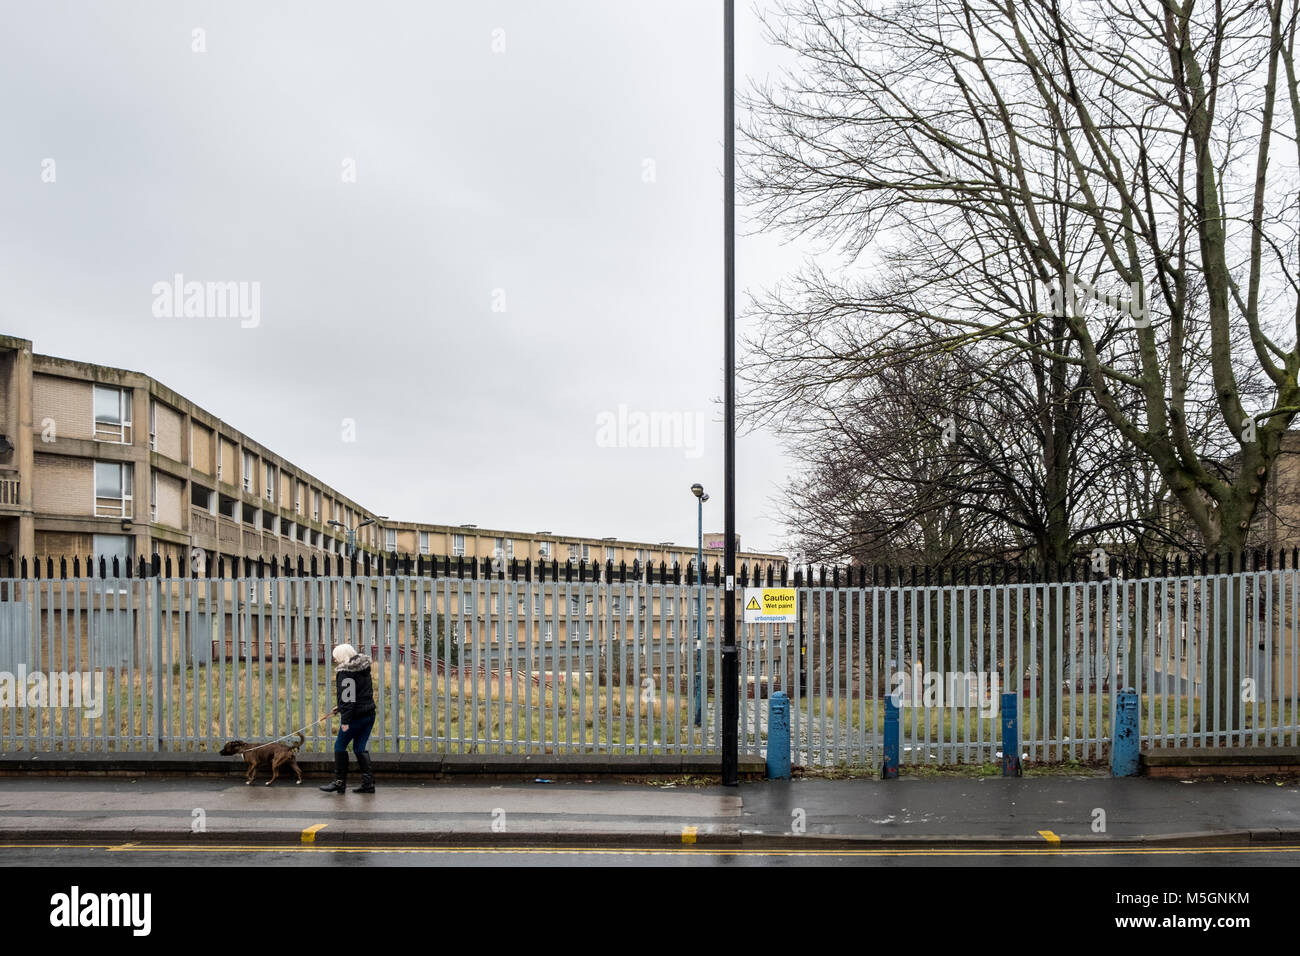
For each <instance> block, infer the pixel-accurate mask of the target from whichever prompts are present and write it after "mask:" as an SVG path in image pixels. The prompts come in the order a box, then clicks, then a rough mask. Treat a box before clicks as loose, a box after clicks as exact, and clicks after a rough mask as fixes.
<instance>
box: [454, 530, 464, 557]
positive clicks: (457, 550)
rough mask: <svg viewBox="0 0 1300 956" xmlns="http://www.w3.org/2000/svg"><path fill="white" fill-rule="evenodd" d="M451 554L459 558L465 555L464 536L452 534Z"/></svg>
mask: <svg viewBox="0 0 1300 956" xmlns="http://www.w3.org/2000/svg"><path fill="white" fill-rule="evenodd" d="M451 553H452V554H453V555H454V556H457V557H460V556H462V555H464V553H465V536H464V535H463V534H453V535H452V536H451Z"/></svg>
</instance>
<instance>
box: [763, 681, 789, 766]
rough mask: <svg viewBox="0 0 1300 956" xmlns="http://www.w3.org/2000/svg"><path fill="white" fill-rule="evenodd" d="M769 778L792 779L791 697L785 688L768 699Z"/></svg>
mask: <svg viewBox="0 0 1300 956" xmlns="http://www.w3.org/2000/svg"><path fill="white" fill-rule="evenodd" d="M767 778H768V779H769V780H789V779H790V698H789V697H787V696H786V695H785V691H783V690H778V691H777V692H776V693H775V694H773V695H772V696H771V697H770V698H768V701H767Z"/></svg>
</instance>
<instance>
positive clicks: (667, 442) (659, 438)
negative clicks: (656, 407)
mask: <svg viewBox="0 0 1300 956" xmlns="http://www.w3.org/2000/svg"><path fill="white" fill-rule="evenodd" d="M704 424H705V423H704V413H703V412H683V411H676V412H670V411H638V410H633V409H629V408H628V407H627V406H626V405H619V406H618V408H617V409H616V410H615V411H604V412H601V413H599V414H598V415H597V416H596V446H597V447H598V448H680V449H682V450H683V451H684V452H685V455H686V457H687V458H699V457H700V456H701V455H703V454H704Z"/></svg>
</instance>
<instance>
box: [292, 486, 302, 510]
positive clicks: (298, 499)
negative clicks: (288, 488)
mask: <svg viewBox="0 0 1300 956" xmlns="http://www.w3.org/2000/svg"><path fill="white" fill-rule="evenodd" d="M293 510H294V511H296V512H298V514H302V482H301V481H295V482H294V483H293Z"/></svg>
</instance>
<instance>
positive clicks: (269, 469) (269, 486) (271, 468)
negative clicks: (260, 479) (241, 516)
mask: <svg viewBox="0 0 1300 956" xmlns="http://www.w3.org/2000/svg"><path fill="white" fill-rule="evenodd" d="M264 493H265V495H266V500H267V501H269V502H271V504H275V465H267V466H266V490H265V492H264Z"/></svg>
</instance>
